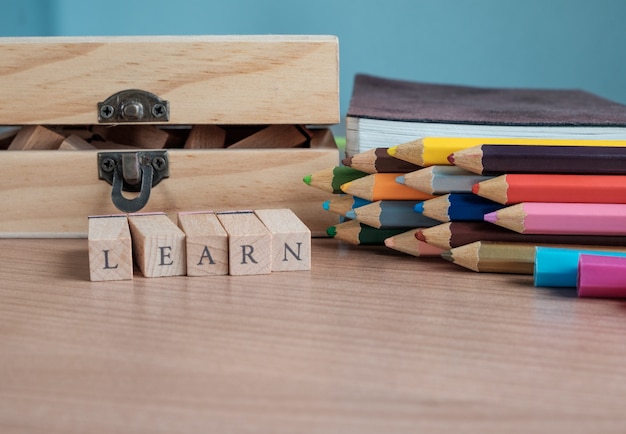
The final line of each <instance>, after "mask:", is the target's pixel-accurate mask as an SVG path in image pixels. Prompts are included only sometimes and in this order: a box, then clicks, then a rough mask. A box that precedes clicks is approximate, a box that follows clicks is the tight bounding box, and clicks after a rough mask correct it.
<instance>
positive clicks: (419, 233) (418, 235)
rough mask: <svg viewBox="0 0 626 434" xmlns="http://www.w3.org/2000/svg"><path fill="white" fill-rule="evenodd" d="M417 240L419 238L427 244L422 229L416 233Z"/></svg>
mask: <svg viewBox="0 0 626 434" xmlns="http://www.w3.org/2000/svg"><path fill="white" fill-rule="evenodd" d="M415 238H417V239H418V240H420V241H424V242H426V237H425V236H424V233H423V232H422V230H421V229H418V230H417V232H415Z"/></svg>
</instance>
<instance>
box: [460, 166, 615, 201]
mask: <svg viewBox="0 0 626 434" xmlns="http://www.w3.org/2000/svg"><path fill="white" fill-rule="evenodd" d="M472 191H473V192H474V194H477V195H479V196H482V197H484V198H487V199H491V200H493V201H495V202H498V203H501V204H505V205H511V204H516V203H521V202H568V203H576V202H578V203H626V176H614V175H542V174H507V175H501V176H498V177H496V178H492V179H489V180H486V181H482V182H479V183H477V184H476V185H474V188H473V190H472Z"/></svg>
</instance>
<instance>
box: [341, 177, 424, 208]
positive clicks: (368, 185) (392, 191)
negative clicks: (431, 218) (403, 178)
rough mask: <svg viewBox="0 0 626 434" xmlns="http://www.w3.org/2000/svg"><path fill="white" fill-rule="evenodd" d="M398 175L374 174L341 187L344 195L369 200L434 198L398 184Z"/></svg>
mask: <svg viewBox="0 0 626 434" xmlns="http://www.w3.org/2000/svg"><path fill="white" fill-rule="evenodd" d="M398 176H400V174H399V173H374V174H371V175H368V176H364V177H362V178H359V179H355V180H354V181H351V182H347V183H345V184H343V185H342V186H341V190H342V191H343V192H344V193H347V194H351V195H353V196H356V197H360V198H362V199H367V200H371V201H372V202H374V201H377V200H427V199H432V198H433V197H434V196H433V195H430V194H427V193H424V192H422V191H418V190H415V189H413V188H411V187H407V186H406V185H402V184H398V183H397V182H396V178H397V177H398Z"/></svg>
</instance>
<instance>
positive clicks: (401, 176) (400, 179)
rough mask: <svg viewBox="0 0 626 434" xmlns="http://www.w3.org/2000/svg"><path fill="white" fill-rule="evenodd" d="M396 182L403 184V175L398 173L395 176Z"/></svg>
mask: <svg viewBox="0 0 626 434" xmlns="http://www.w3.org/2000/svg"><path fill="white" fill-rule="evenodd" d="M396 182H397V183H398V184H404V175H400V176H398V177H397V178H396Z"/></svg>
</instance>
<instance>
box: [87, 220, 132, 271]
mask: <svg viewBox="0 0 626 434" xmlns="http://www.w3.org/2000/svg"><path fill="white" fill-rule="evenodd" d="M88 222H89V224H88V226H89V229H88V230H89V232H88V234H87V240H88V244H89V279H90V280H91V281H93V282H97V281H106V280H131V279H132V278H133V254H132V243H131V238H130V229H129V228H128V219H127V218H126V215H110V216H92V217H89V220H88Z"/></svg>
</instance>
